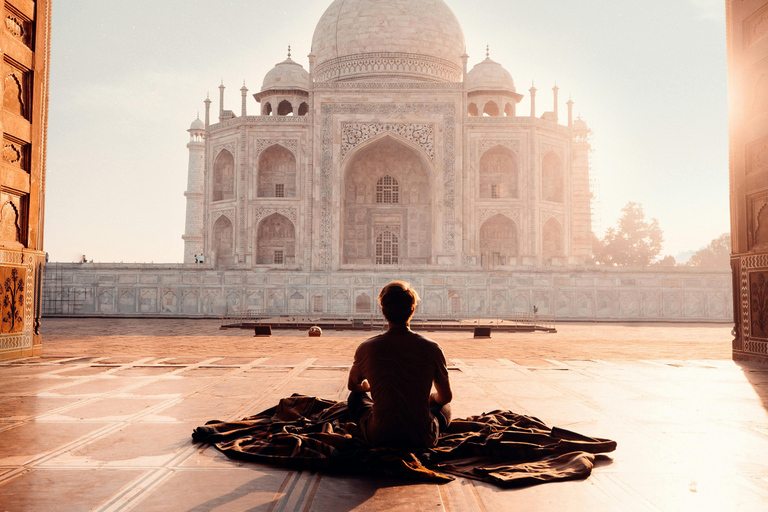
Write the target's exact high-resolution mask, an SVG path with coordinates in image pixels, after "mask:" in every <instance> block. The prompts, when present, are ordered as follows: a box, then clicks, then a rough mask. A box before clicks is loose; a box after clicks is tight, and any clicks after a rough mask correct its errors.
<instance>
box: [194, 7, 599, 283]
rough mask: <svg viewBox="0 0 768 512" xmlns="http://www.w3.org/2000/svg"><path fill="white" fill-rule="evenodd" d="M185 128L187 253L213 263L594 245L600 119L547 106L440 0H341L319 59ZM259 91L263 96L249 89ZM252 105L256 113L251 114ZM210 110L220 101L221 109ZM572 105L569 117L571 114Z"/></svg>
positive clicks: (427, 263) (376, 262)
mask: <svg viewBox="0 0 768 512" xmlns="http://www.w3.org/2000/svg"><path fill="white" fill-rule="evenodd" d="M219 90H220V96H219V110H218V119H212V117H211V116H212V114H211V108H210V107H211V101H210V100H206V102H205V121H204V122H203V121H202V120H200V119H196V120H195V121H194V122H193V123H192V126H191V127H190V129H189V133H190V142H189V145H188V148H189V154H190V160H189V177H188V189H187V192H186V197H187V217H186V231H185V234H184V237H183V238H184V241H185V250H184V261H185V262H187V263H191V262H193V260H194V258H195V256H196V255H198V256H199V255H201V254H202V255H204V257H205V261H207V262H208V263H209V264H210V265H212V266H213V267H214V268H217V269H234V268H248V269H260V268H263V269H270V268H279V269H294V270H301V271H328V270H333V271H337V270H339V271H346V270H350V271H354V272H358V273H359V272H361V271H374V270H381V269H382V268H383V267H382V266H386V267H392V266H396V267H397V268H398V269H403V270H407V269H410V270H420V271H427V272H429V271H432V270H487V269H515V268H520V267H523V268H538V267H544V266H568V265H577V264H581V263H583V262H584V261H585V260H586V259H587V258H589V257H590V255H591V249H590V233H591V217H590V197H591V196H590V190H589V149H590V148H589V143H588V141H587V135H588V133H589V129H588V128H587V125H586V123H584V122H583V121H581V120H576V121H575V122H574V120H573V115H572V111H573V110H572V106H573V102H571V101H570V100H569V101H568V103H567V107H568V110H567V114H566V115H561V113H560V112H559V109H558V104H559V103H558V89H557V86H555V87H554V90H553V95H554V97H553V98H546V100H547V103H548V104H550V105H552V104H554V108H553V110H551V111H547V112H544V113H543V114H542V115H541V116H537V112H536V89H535V88H533V87H532V88H531V89H530V91H529V93H530V104H531V111H530V114H529V113H528V112H525V113H521V112H519V111H518V108H517V106H518V103H520V102H521V100H522V99H523V98H524V96H523V94H520V93H519V92H518V91H517V88H516V87H515V82H514V80H513V77H512V75H511V74H510V73H509V72H508V71H507V70H506V69H505V68H504V67H503V66H502V65H501V64H499V63H497V62H494V61H493V60H491V59H490V57H489V56H487V58H486V59H485V60H482V61H480V62H479V63H477V64H476V65H474V66H473V67H472V68H471V69H470V68H469V57H468V55H467V54H466V43H465V40H464V34H463V32H462V29H461V25H460V24H459V21H458V20H457V19H456V16H455V15H454V14H453V12H452V11H451V9H450V8H449V7H448V6H447V5H446V4H445V3H444V2H443V1H442V0H416V1H412V0H393V1H387V2H381V1H373V0H346V1H343V0H337V1H335V2H333V3H332V4H331V5H330V7H328V9H327V10H326V12H325V14H324V15H323V16H322V18H321V19H320V21H319V22H318V24H317V27H316V29H315V32H314V37H313V41H312V49H311V53H310V55H309V69H308V70H306V69H305V68H304V67H303V66H302V65H300V64H299V63H297V62H294V60H292V59H291V56H290V54H289V57H288V59H287V60H285V61H283V62H281V63H279V64H277V65H276V66H275V67H274V68H273V69H272V70H271V71H269V73H267V75H266V76H265V77H264V82H263V84H262V87H261V90H260V91H259V92H258V93H256V94H254V95H253V97H252V98H251V97H250V96H249V92H248V90H247V88H246V87H245V86H243V88H242V89H241V93H242V103H241V105H239V106H238V107H239V109H238V112H237V113H235V112H234V111H233V110H229V109H227V108H226V105H225V95H224V92H225V88H224V85H223V84H222V86H221V87H220V88H219ZM254 100H255V102H254ZM253 110H256V112H254V113H256V114H257V115H248V112H249V111H253ZM213 115H214V116H215V115H216V113H215V112H214V113H213ZM561 117H562V118H565V119H561Z"/></svg>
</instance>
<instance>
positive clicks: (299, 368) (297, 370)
mask: <svg viewBox="0 0 768 512" xmlns="http://www.w3.org/2000/svg"><path fill="white" fill-rule="evenodd" d="M316 360H317V358H316V357H312V358H309V359H306V360H305V361H304V362H303V363H301V364H299V365H296V366H295V367H294V368H293V370H291V371H290V372H288V373H287V374H286V375H285V376H283V377H282V378H280V379H278V380H276V381H275V382H273V383H272V384H270V385H269V386H267V388H266V389H264V391H262V392H261V393H259V395H260V396H259V397H256V398H253V399H251V400H249V401H248V402H246V403H244V404H242V405H241V406H240V407H238V408H237V409H236V410H235V411H233V412H232V413H231V414H230V415H229V416H227V417H226V418H225V420H226V421H233V420H237V419H239V418H240V417H241V414H242V412H241V411H243V410H247V409H251V410H253V409H256V408H257V406H259V405H261V404H262V403H263V402H264V401H265V400H266V396H268V395H269V394H270V393H272V392H274V391H277V390H278V389H280V388H281V387H283V386H285V385H286V384H288V383H289V382H290V381H291V380H293V379H294V378H295V377H297V376H299V375H301V374H302V372H304V370H306V369H307V368H309V366H310V365H311V364H312V362H314V361H316Z"/></svg>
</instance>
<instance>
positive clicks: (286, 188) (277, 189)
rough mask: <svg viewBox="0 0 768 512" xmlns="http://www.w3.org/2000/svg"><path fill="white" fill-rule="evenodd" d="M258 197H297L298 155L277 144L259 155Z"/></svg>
mask: <svg viewBox="0 0 768 512" xmlns="http://www.w3.org/2000/svg"><path fill="white" fill-rule="evenodd" d="M257 186H258V190H257V194H256V195H257V196H258V197H296V157H294V156H293V153H291V152H290V151H289V150H288V149H286V148H284V147H283V146H280V145H279V144H275V145H274V146H270V147H268V148H267V149H265V150H264V151H262V152H261V155H259V174H258V179H257Z"/></svg>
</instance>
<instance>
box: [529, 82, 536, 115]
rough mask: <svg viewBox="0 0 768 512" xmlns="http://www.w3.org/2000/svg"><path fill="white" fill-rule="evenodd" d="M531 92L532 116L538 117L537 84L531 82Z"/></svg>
mask: <svg viewBox="0 0 768 512" xmlns="http://www.w3.org/2000/svg"><path fill="white" fill-rule="evenodd" d="M528 91H529V92H530V93H531V117H536V86H535V85H533V82H531V88H530V89H528Z"/></svg>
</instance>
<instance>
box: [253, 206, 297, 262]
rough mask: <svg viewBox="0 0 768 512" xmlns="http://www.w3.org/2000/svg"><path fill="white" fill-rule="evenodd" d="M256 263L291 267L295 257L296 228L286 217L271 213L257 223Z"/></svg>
mask: <svg viewBox="0 0 768 512" xmlns="http://www.w3.org/2000/svg"><path fill="white" fill-rule="evenodd" d="M257 236H258V239H257V243H256V252H257V254H256V263H257V264H259V265H292V264H293V263H294V260H295V256H296V228H295V227H294V226H293V222H291V221H290V220H289V219H288V218H287V217H284V216H282V215H280V214H279V213H273V214H272V215H270V216H269V217H267V218H266V219H264V220H262V221H261V222H260V223H259V228H258V232H257Z"/></svg>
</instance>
